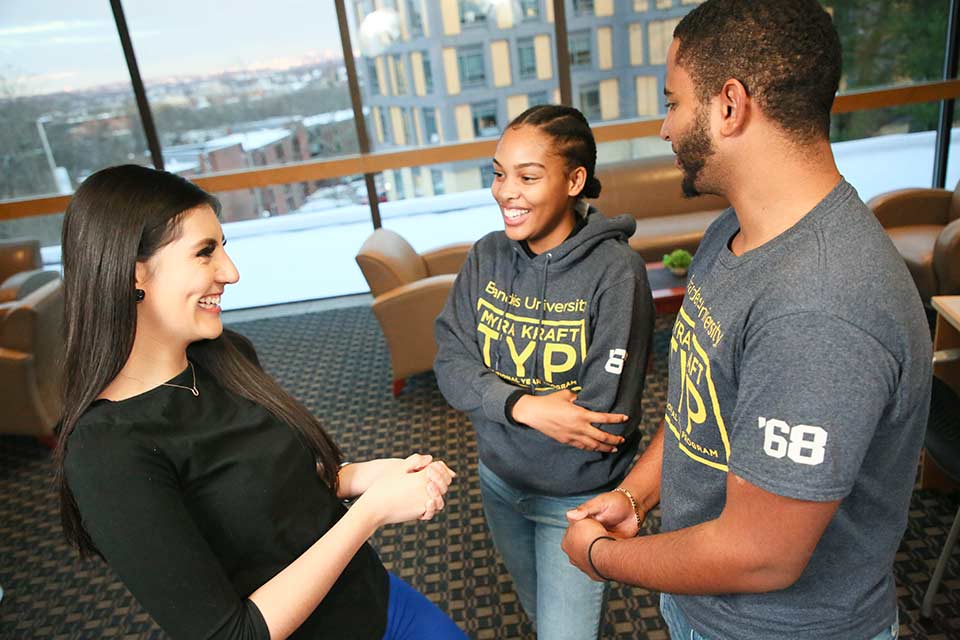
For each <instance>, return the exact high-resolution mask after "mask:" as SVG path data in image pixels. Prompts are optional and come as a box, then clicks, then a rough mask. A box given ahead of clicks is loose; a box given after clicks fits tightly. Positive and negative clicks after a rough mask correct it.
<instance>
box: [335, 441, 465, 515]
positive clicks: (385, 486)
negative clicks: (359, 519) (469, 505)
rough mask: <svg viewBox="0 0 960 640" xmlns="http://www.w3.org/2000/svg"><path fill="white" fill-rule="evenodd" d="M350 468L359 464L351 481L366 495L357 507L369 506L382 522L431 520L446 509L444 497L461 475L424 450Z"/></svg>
mask: <svg viewBox="0 0 960 640" xmlns="http://www.w3.org/2000/svg"><path fill="white" fill-rule="evenodd" d="M350 467H357V468H356V470H355V471H353V473H352V474H350V475H351V477H350V478H349V480H350V483H351V484H352V485H353V487H354V488H355V490H356V493H357V494H362V495H360V499H359V500H358V501H357V505H356V506H360V504H361V503H363V504H364V505H366V506H367V507H369V508H370V509H371V510H372V511H373V512H374V513H376V514H377V519H378V520H379V524H381V525H383V524H397V523H400V522H409V521H411V520H430V519H431V518H433V517H434V516H435V515H436V514H437V513H438V512H439V511H441V510H442V509H443V507H444V500H443V496H444V495H446V493H447V489H448V488H449V487H450V483H451V482H452V481H453V479H454V478H455V477H456V475H457V474H456V473H454V471H453V470H452V469H450V468H449V467H448V466H447V465H446V463H444V462H443V461H442V460H434V459H433V456H431V455H427V454H420V453H415V454H413V455H411V456H408V457H406V458H402V459H401V458H384V459H380V460H371V461H369V462H363V463H357V464H355V465H349V466H348V467H346V468H345V471H346V470H348V469H350ZM341 475H343V474H341ZM341 482H343V479H341ZM344 493H350V492H349V491H345V492H344Z"/></svg>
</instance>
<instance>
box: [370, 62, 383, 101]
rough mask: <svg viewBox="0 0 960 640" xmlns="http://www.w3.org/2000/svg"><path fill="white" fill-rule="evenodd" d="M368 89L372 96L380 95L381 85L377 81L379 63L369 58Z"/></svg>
mask: <svg viewBox="0 0 960 640" xmlns="http://www.w3.org/2000/svg"><path fill="white" fill-rule="evenodd" d="M367 87H368V88H369V91H370V95H374V94H378V93H380V83H379V82H378V81H377V61H376V60H374V59H373V58H367Z"/></svg>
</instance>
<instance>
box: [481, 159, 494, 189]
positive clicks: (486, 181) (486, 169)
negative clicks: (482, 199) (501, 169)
mask: <svg viewBox="0 0 960 640" xmlns="http://www.w3.org/2000/svg"><path fill="white" fill-rule="evenodd" d="M480 184H481V185H482V186H483V188H484V189H489V188H490V187H492V186H493V165H491V164H482V165H480Z"/></svg>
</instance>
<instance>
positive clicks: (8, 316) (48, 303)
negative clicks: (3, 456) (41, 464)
mask: <svg viewBox="0 0 960 640" xmlns="http://www.w3.org/2000/svg"><path fill="white" fill-rule="evenodd" d="M63 353H64V337H63V283H62V282H61V280H60V279H59V278H57V279H56V280H53V281H52V282H47V283H46V284H44V285H42V286H40V287H39V288H37V289H35V290H33V291H31V292H30V293H29V294H27V295H26V296H24V297H22V298H19V299H17V300H12V301H10V302H4V303H0V406H2V407H3V414H2V417H0V433H7V434H17V435H30V436H37V437H39V438H41V440H44V441H45V442H47V444H50V443H51V438H52V436H53V427H54V425H55V424H56V423H57V421H58V420H59V419H60V406H61V405H60V380H61V368H62V365H63V362H62V360H63Z"/></svg>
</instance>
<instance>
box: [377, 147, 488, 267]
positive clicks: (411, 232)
mask: <svg viewBox="0 0 960 640" xmlns="http://www.w3.org/2000/svg"><path fill="white" fill-rule="evenodd" d="M384 180H385V182H394V183H398V184H405V185H406V186H405V187H402V189H401V191H402V192H404V193H405V196H406V197H405V199H397V200H393V201H390V202H385V203H383V204H381V205H380V216H381V217H382V219H383V226H385V227H387V228H389V229H391V230H393V231H396V232H397V233H399V234H400V235H401V236H403V237H404V238H405V239H406V240H407V241H408V242H409V243H410V244H411V245H413V248H414V249H416V250H417V251H426V250H428V249H433V248H436V247H438V246H441V245H444V244H449V243H451V242H473V241H475V240H477V239H479V238H480V237H482V236H483V235H485V234H487V233H489V232H490V231H496V230H499V229H503V220H502V218H501V216H500V208H499V207H498V206H497V204H496V202H494V200H493V196H492V195H491V193H490V183H491V182H492V167H491V163H490V161H489V160H488V161H486V163H485V164H484V165H483V166H477V163H475V162H462V163H444V164H442V165H431V166H423V167H406V168H403V169H399V170H397V171H388V172H387V173H386V174H385V176H384Z"/></svg>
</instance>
